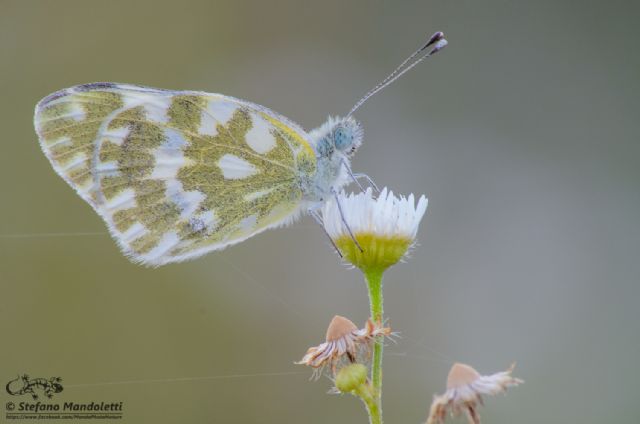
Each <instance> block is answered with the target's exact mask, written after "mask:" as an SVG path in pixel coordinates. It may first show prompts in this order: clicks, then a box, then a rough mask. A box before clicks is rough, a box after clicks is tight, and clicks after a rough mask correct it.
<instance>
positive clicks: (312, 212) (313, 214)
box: [307, 208, 342, 258]
mask: <svg viewBox="0 0 640 424" xmlns="http://www.w3.org/2000/svg"><path fill="white" fill-rule="evenodd" d="M307 212H309V215H311V217H312V218H313V219H315V220H316V222H317V223H318V224H319V225H320V227H322V231H324V233H325V234H326V236H327V237H328V238H329V241H330V242H331V245H332V246H333V248H334V249H335V250H336V253H337V254H338V256H340V258H342V253H341V252H340V249H338V246H336V243H335V242H334V241H333V239H332V238H331V236H330V235H329V233H327V230H326V229H325V228H324V222H323V220H322V217H321V216H320V214H319V213H318V211H317V210H315V209H311V208H309V210H308V211H307Z"/></svg>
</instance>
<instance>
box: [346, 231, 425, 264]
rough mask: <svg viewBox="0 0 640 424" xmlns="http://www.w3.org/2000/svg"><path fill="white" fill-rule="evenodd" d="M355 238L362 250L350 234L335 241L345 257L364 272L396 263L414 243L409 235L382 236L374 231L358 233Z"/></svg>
mask: <svg viewBox="0 0 640 424" xmlns="http://www.w3.org/2000/svg"><path fill="white" fill-rule="evenodd" d="M355 238H356V240H358V243H359V244H360V246H361V247H362V251H360V249H358V246H356V244H355V243H354V242H353V240H352V239H351V237H350V236H348V235H344V236H340V237H338V238H337V239H336V240H334V242H335V244H336V246H338V249H340V252H341V253H342V255H343V257H344V259H345V260H346V261H348V262H350V263H352V264H353V265H354V266H356V267H357V268H360V269H361V270H362V271H364V272H368V271H375V270H379V271H384V270H385V269H387V268H389V267H390V266H391V265H394V264H396V263H397V262H398V261H399V260H400V259H402V257H403V256H404V255H405V254H406V253H407V250H409V247H410V246H411V243H412V240H411V239H410V238H408V237H400V236H381V235H379V234H373V233H357V234H355Z"/></svg>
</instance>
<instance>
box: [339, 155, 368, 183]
mask: <svg viewBox="0 0 640 424" xmlns="http://www.w3.org/2000/svg"><path fill="white" fill-rule="evenodd" d="M342 165H343V166H344V168H345V169H346V170H347V174H349V176H350V177H351V179H352V180H353V182H354V183H356V184H357V185H358V187H360V191H364V187H362V184H360V181H358V179H357V178H356V176H355V175H354V174H353V172H352V171H351V167H350V166H349V164H348V163H347V162H346V161H345V160H344V159H342Z"/></svg>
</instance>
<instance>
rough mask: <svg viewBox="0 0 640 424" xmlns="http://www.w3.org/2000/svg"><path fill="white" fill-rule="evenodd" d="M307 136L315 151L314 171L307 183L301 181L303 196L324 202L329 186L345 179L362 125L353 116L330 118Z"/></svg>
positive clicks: (346, 179)
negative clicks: (315, 164)
mask: <svg viewBox="0 0 640 424" xmlns="http://www.w3.org/2000/svg"><path fill="white" fill-rule="evenodd" d="M309 136H310V138H311V140H312V145H313V148H314V151H315V154H316V159H317V166H316V173H315V174H314V175H313V177H312V181H310V184H309V183H306V182H303V183H302V184H301V185H302V186H303V187H305V188H304V190H303V192H304V196H305V199H306V200H308V201H310V202H324V201H325V200H326V199H327V198H328V197H329V196H330V195H331V190H332V189H335V190H338V189H339V188H340V187H342V186H344V185H345V184H347V183H348V182H349V173H348V170H349V169H350V166H351V165H350V164H351V157H352V156H353V154H354V153H355V152H356V150H357V149H358V147H360V144H362V127H361V125H360V124H359V123H358V122H356V121H355V120H354V119H353V118H350V117H348V118H332V117H329V119H328V120H327V121H326V122H325V123H324V124H323V125H322V126H320V127H319V128H316V129H315V130H313V131H311V132H310V133H309Z"/></svg>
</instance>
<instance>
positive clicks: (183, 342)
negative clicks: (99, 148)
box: [0, 0, 640, 424]
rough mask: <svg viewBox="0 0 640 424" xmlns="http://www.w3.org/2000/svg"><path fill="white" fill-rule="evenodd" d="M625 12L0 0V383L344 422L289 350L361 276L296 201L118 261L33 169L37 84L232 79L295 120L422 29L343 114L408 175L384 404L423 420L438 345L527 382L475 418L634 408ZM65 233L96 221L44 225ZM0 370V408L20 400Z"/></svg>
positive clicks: (136, 415)
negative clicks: (407, 219)
mask: <svg viewBox="0 0 640 424" xmlns="http://www.w3.org/2000/svg"><path fill="white" fill-rule="evenodd" d="M639 12H640V8H639V7H638V6H637V3H635V2H630V1H612V2H602V1H593V0H589V1H582V2H572V1H553V0H545V1H506V0H491V1H482V2H479V1H472V0H460V1H442V0H438V1H435V0H434V1H428V2H426V1H403V2H391V1H371V0H362V1H351V2H339V1H322V2H300V1H270V2H265V1H246V2H242V1H205V0H199V1H198V0H190V1H180V2H177V1H175V2H168V1H167V2H161V1H135V2H133V1H122V0H117V1H116V0H112V1H108V2H107V1H101V2H98V1H86V0H77V1H76V0H74V1H69V0H55V1H31V0H0V123H1V125H2V138H3V140H2V143H1V144H0V146H1V147H0V190H1V192H2V193H3V201H2V206H1V209H0V218H1V219H0V234H2V236H1V237H0V290H1V291H0V330H2V333H3V334H4V336H3V338H2V342H1V344H2V348H1V349H0V383H1V384H2V385H4V384H5V382H6V381H8V380H10V379H12V378H15V376H16V374H18V373H29V374H30V375H32V376H33V377H51V376H61V377H62V378H63V380H64V384H65V391H64V392H63V393H61V394H60V395H58V397H57V399H58V400H61V401H62V400H66V401H71V400H72V401H76V402H81V401H85V402H87V401H91V400H96V401H124V402H125V411H124V412H125V414H124V420H123V421H124V422H127V423H147V422H148V423H175V422H184V423H203V422H220V423H254V422H256V423H257V422H260V423H289V422H291V423H294V422H304V423H347V422H349V423H351V422H353V423H364V422H366V421H365V420H366V418H365V413H364V410H363V408H362V405H361V404H360V403H359V402H358V401H357V400H356V399H354V398H350V397H348V396H330V395H327V394H326V391H327V390H328V389H329V387H330V381H328V380H327V379H322V380H320V381H318V382H309V381H307V380H308V378H309V376H310V373H309V372H308V370H307V369H303V368H302V367H300V366H295V365H293V361H294V360H298V359H300V358H301V356H302V355H303V353H304V352H305V351H306V349H307V347H308V346H311V345H313V344H317V343H319V342H320V341H322V339H323V336H324V331H325V328H326V325H327V324H328V322H329V320H330V319H331V317H332V316H333V315H334V314H341V315H346V316H348V317H350V318H351V319H352V320H354V321H356V322H357V323H359V324H361V323H363V322H364V320H365V319H366V317H367V308H368V306H367V299H366V296H365V289H364V286H363V282H362V281H361V276H360V275H359V273H358V272H357V271H353V270H347V269H346V268H345V266H343V265H341V264H340V262H339V261H338V259H337V257H336V255H335V254H333V253H332V251H331V249H330V248H329V246H328V243H327V241H326V239H325V238H324V235H323V234H322V231H321V229H320V228H319V227H317V226H316V225H315V224H314V223H313V221H312V220H311V219H309V218H305V219H303V220H301V221H300V222H298V223H296V224H295V225H293V226H291V227H289V228H286V229H280V230H276V231H270V232H267V233H264V234H262V235H259V236H257V237H255V238H252V239H250V240H248V241H246V242H244V243H242V244H240V245H238V246H235V247H232V248H229V249H227V250H225V251H222V252H218V253H215V254H210V255H207V256H205V257H203V258H201V259H198V260H196V261H193V262H188V263H184V264H179V265H169V266H165V267H162V268H159V269H147V268H143V267H140V266H136V265H133V264H131V263H129V262H128V261H127V260H126V259H125V258H124V257H123V256H122V255H121V254H120V253H119V251H118V249H117V247H116V245H115V243H114V242H113V241H112V240H111V239H110V237H109V236H108V235H107V234H106V230H105V226H104V225H103V223H102V221H101V220H100V218H99V217H98V216H97V215H96V214H95V213H94V212H93V211H92V210H91V208H90V207H89V206H88V205H86V204H85V203H84V202H83V201H82V200H81V199H80V198H79V197H78V196H77V195H76V194H75V193H74V192H73V191H72V190H71V189H70V188H69V187H68V186H67V185H66V184H65V183H64V182H63V181H62V179H60V178H59V177H57V176H56V175H55V173H54V172H53V170H52V168H51V166H50V165H49V163H48V162H47V160H46V159H45V157H44V155H43V154H42V153H41V151H40V149H39V147H38V143H37V139H36V135H35V133H34V131H33V125H32V114H33V107H34V105H35V103H36V102H37V101H38V100H39V99H40V98H42V97H44V96H45V95H47V94H49V93H50V92H53V91H55V90H58V89H60V88H64V87H68V86H71V85H75V84H80V83H86V82H93V81H117V82H129V83H137V84H144V85H150V86H157V87H163V88H171V89H196V90H203V91H210V92H219V93H223V94H228V95H232V96H235V97H239V98H244V99H247V100H250V101H253V102H256V103H259V104H263V105H265V106H267V107H270V108H272V109H274V110H276V111H278V112H280V113H282V114H284V115H286V116H288V117H290V118H292V119H293V120H295V121H297V122H300V123H301V125H303V126H304V127H305V128H313V127H315V126H317V125H320V124H321V123H322V122H323V121H324V119H325V118H326V116H327V115H328V114H344V113H346V112H347V111H348V110H349V108H350V107H351V106H352V104H353V103H354V102H355V101H356V100H357V99H358V98H359V96H360V95H362V94H363V93H364V92H365V91H366V90H368V89H369V88H370V87H372V86H373V85H374V84H376V83H377V82H378V81H379V80H380V79H381V78H382V77H384V76H385V75H386V74H387V73H388V72H389V71H391V70H392V69H393V67H394V66H395V65H397V64H398V63H399V62H400V61H401V60H402V59H404V58H405V56H406V55H407V54H409V53H410V52H411V51H412V50H413V49H414V48H416V47H417V46H418V45H420V43H421V42H423V40H424V39H425V38H426V37H427V36H428V35H429V34H431V33H433V32H434V31H436V30H442V31H444V32H445V34H446V35H447V38H448V39H449V41H450V46H449V47H448V48H447V49H446V50H445V51H444V52H442V53H441V54H439V55H438V56H436V57H435V58H433V59H430V60H429V61H428V63H425V64H423V65H421V66H420V67H419V68H417V69H416V70H414V71H412V72H411V73H410V74H408V76H406V77H405V78H403V79H402V80H401V81H399V82H398V83H396V84H395V85H394V86H392V87H390V88H389V89H387V90H386V91H385V92H384V93H383V94H380V95H379V96H377V97H376V98H374V99H373V100H372V101H371V102H370V103H368V104H367V105H366V106H364V107H363V108H362V109H361V110H359V111H358V113H357V118H358V119H360V120H361V121H362V123H363V125H364V128H365V143H364V146H363V148H362V149H361V150H360V152H359V153H358V155H357V156H356V158H355V160H354V163H353V167H354V170H356V171H360V172H367V173H368V174H369V175H371V176H372V177H373V178H374V179H375V180H376V181H377V182H378V183H379V184H381V185H388V186H389V187H391V188H393V189H394V190H395V191H397V192H400V193H410V192H414V193H425V194H427V195H428V197H429V199H430V204H429V210H428V212H427V216H426V218H425V219H424V220H423V223H422V226H421V230H420V233H419V240H420V246H419V247H417V248H416V249H415V251H414V252H413V255H412V258H411V259H410V260H409V261H408V263H407V264H404V265H401V266H398V267H397V268H395V269H393V270H392V271H390V272H389V273H388V274H387V278H386V286H385V295H386V296H385V300H386V305H385V306H386V312H387V315H388V316H389V318H390V323H391V325H392V327H393V328H394V329H395V330H398V331H401V332H402V339H400V341H399V343H398V344H397V345H391V346H390V347H389V348H388V349H387V350H386V352H387V356H386V357H385V369H384V370H385V383H384V392H385V393H384V409H385V416H386V420H387V422H389V423H419V422H422V421H423V420H424V419H425V418H426V415H427V411H428V407H429V404H430V402H431V397H432V395H433V394H434V393H436V392H441V391H442V390H443V389H444V383H445V378H446V373H447V371H448V369H449V367H450V365H451V363H452V362H453V361H463V362H467V363H470V364H472V365H474V366H475V367H476V368H477V369H478V370H479V371H481V372H483V373H491V372H495V371H499V370H502V369H505V368H506V367H507V366H508V365H509V364H510V363H511V362H512V361H514V360H515V361H517V362H518V367H517V369H516V373H515V374H516V375H517V376H518V377H521V378H523V379H525V380H526V384H525V385H524V386H522V387H520V388H517V389H514V390H512V391H510V392H509V393H508V396H507V397H506V398H503V397H499V398H496V399H490V400H488V402H487V406H486V408H484V409H483V410H482V411H481V414H482V416H483V419H484V421H483V422H486V423H539V422H558V423H578V422H579V423H582V424H588V423H601V422H615V423H638V422H639V421H640V412H639V411H638V405H637V403H638V399H639V398H640V390H639V389H638V387H639V380H640V368H639V367H638V358H639V356H640V310H639V308H638V300H639V299H640V281H639V275H640V261H639V252H640V249H639V248H640V223H639V220H638V218H639V211H640V166H639V160H640V137H639V136H640V120H639V119H638V116H639V112H640V107H639V104H638V102H639V99H640V79H639V76H640V55H639V54H638V41H639V36H640V28H639V26H638V22H637V18H638V16H639ZM79 232H80V233H82V232H89V233H100V234H97V235H84V236H82V235H76V236H71V235H67V236H61V235H60V236H52V235H49V236H47V235H46V234H48V233H79ZM190 377H194V378H198V379H196V380H190V379H188V378H190ZM208 377H217V378H208ZM182 378H187V379H185V380H177V381H170V379H182ZM144 380H158V381H148V382H140V381H144ZM165 380H167V381H165ZM123 381H129V383H123V384H101V383H114V382H123ZM131 381H138V382H131ZM82 384H87V385H86V386H81V385H82ZM2 393H3V394H2V395H1V396H0V397H1V399H0V400H1V401H2V405H3V407H4V404H5V402H8V401H14V400H17V398H13V397H11V396H9V395H8V394H6V393H4V391H3V392H2ZM0 412H2V417H3V419H4V411H0ZM459 422H462V421H459Z"/></svg>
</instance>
